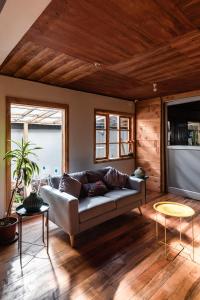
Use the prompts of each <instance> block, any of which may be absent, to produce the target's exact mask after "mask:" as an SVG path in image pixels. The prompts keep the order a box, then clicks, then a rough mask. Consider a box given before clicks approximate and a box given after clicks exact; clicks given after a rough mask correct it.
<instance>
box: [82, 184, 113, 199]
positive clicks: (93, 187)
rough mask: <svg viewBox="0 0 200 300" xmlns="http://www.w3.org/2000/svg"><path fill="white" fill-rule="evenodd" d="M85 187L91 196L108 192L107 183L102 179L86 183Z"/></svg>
mask: <svg viewBox="0 0 200 300" xmlns="http://www.w3.org/2000/svg"><path fill="white" fill-rule="evenodd" d="M83 187H84V190H85V191H86V192H87V195H88V196H89V197H94V196H101V195H104V194H105V193H107V192H108V189H107V187H106V185H105V184H104V183H103V181H101V180H99V181H97V182H93V183H86V184H84V185H83Z"/></svg>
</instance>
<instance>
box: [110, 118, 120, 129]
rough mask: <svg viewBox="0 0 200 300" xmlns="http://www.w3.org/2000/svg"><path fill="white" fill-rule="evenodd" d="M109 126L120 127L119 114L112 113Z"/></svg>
mask: <svg viewBox="0 0 200 300" xmlns="http://www.w3.org/2000/svg"><path fill="white" fill-rule="evenodd" d="M109 123H110V124H109V128H110V129H119V116H117V115H110V116H109Z"/></svg>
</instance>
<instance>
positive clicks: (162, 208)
mask: <svg viewBox="0 0 200 300" xmlns="http://www.w3.org/2000/svg"><path fill="white" fill-rule="evenodd" d="M153 208H154V209H155V210H156V211H157V212H159V213H161V214H164V215H167V216H171V217H178V218H187V217H191V216H193V215H194V214H195V211H194V210H193V209H192V208H191V207H190V206H187V205H184V204H181V203H177V202H169V201H167V202H157V203H155V204H154V206H153Z"/></svg>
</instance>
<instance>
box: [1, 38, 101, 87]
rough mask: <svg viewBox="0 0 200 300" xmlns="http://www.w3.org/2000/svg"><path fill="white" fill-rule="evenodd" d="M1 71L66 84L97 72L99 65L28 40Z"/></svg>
mask: <svg viewBox="0 0 200 300" xmlns="http://www.w3.org/2000/svg"><path fill="white" fill-rule="evenodd" d="M1 71H2V72H3V73H4V74H7V75H12V76H14V77H19V78H27V79H29V80H39V81H41V82H44V83H49V84H55V85H66V84H67V83H69V82H72V81H74V80H78V79H80V78H82V77H85V76H87V75H89V74H92V73H94V72H96V71H97V67H95V65H94V64H90V63H87V62H84V61H81V60H79V59H76V58H74V57H71V56H69V55H66V54H60V53H57V52H55V51H54V50H52V49H49V48H42V47H41V46H38V45H36V44H34V43H30V42H27V43H26V44H24V45H23V46H22V47H21V48H20V47H18V51H17V52H15V53H14V54H13V56H11V59H10V60H8V61H7V62H5V63H4V65H3V67H2V69H1Z"/></svg>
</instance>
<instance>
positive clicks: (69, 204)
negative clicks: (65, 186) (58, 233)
mask: <svg viewBox="0 0 200 300" xmlns="http://www.w3.org/2000/svg"><path fill="white" fill-rule="evenodd" d="M40 194H41V197H42V198H43V200H44V202H46V203H48V204H49V206H50V208H49V218H50V220H51V221H52V222H54V223H55V224H56V225H58V226H59V227H61V228H62V229H63V230H64V231H65V232H67V233H69V234H70V235H75V234H77V233H78V232H79V216H78V205H79V200H78V199H77V198H75V197H73V196H72V195H70V194H67V193H61V192H60V191H59V190H57V189H54V188H52V187H50V186H48V185H45V186H42V187H41V189H40Z"/></svg>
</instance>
